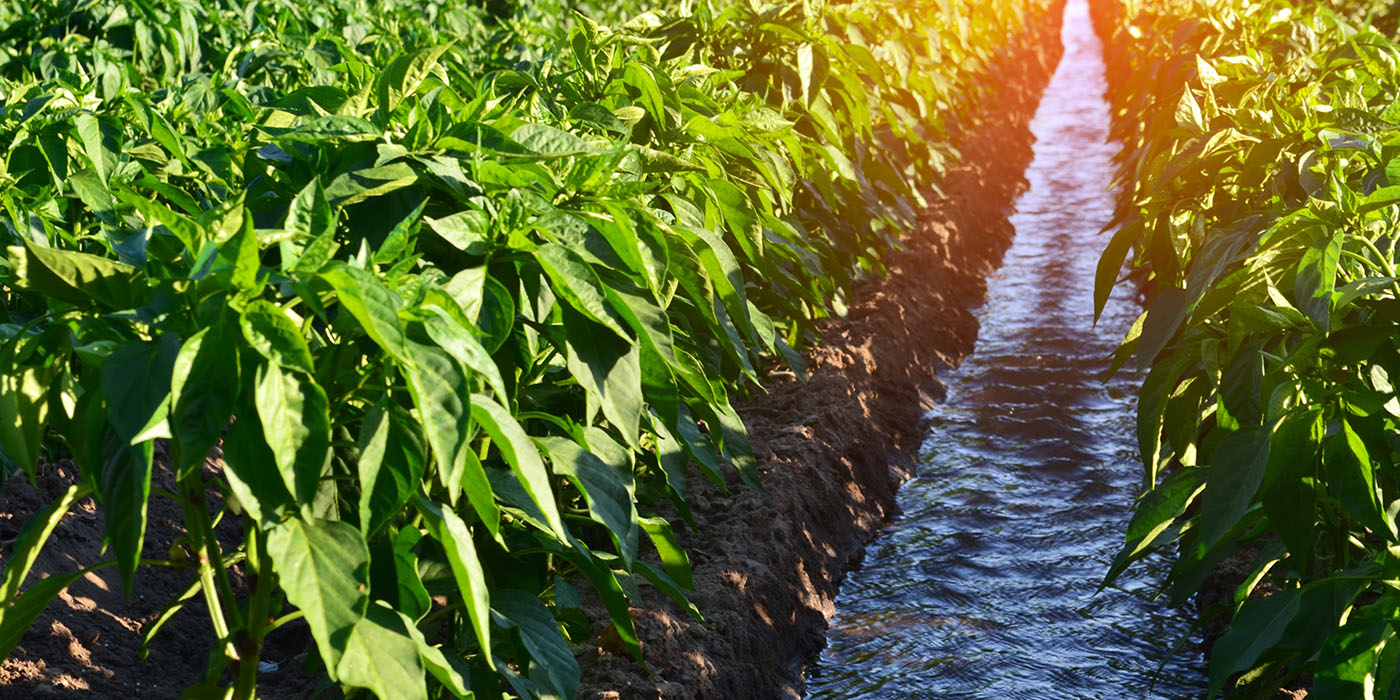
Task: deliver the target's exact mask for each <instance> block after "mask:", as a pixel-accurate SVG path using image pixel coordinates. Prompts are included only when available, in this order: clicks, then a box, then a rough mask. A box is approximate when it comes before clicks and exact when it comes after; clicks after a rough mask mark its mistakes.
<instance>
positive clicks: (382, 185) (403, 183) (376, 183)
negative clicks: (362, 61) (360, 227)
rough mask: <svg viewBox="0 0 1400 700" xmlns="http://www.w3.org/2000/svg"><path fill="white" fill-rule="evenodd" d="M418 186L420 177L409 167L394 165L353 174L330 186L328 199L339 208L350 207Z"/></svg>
mask: <svg viewBox="0 0 1400 700" xmlns="http://www.w3.org/2000/svg"><path fill="white" fill-rule="evenodd" d="M416 182H418V173H417V172H415V171H414V170H413V168H412V167H411V166H409V165H408V164H407V163H390V164H388V165H381V166H379V167H373V168H361V169H359V170H351V171H349V172H347V173H344V174H342V175H340V176H339V177H337V178H335V179H334V180H332V181H331V184H330V185H327V186H326V199H327V200H329V201H330V203H331V204H333V205H335V206H337V207H342V208H344V207H348V206H350V205H352V204H357V203H359V202H363V201H365V200H366V199H370V198H372V197H379V196H381V195H386V194H389V193H390V192H393V191H395V190H401V189H403V188H405V187H408V186H409V185H412V184H414V183H416Z"/></svg>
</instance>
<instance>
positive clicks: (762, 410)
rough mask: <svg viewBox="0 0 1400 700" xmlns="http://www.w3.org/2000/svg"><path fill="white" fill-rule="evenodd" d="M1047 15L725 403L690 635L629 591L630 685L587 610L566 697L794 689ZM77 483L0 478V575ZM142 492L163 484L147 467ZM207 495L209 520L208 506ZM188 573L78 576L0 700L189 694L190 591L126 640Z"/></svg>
mask: <svg viewBox="0 0 1400 700" xmlns="http://www.w3.org/2000/svg"><path fill="white" fill-rule="evenodd" d="M1060 14H1061V13H1060V7H1059V4H1058V3H1057V4H1056V6H1055V7H1053V8H1051V10H1050V12H1049V13H1048V15H1047V16H1046V17H1044V18H1042V20H1041V21H1040V22H1039V23H1038V25H1037V26H1036V27H1035V28H1034V30H1033V31H1031V32H1029V33H1027V34H1025V35H1023V36H1020V37H1015V38H1013V39H1011V40H1010V41H1009V45H1010V46H1011V47H1012V49H1011V50H1009V51H1008V52H1007V53H1005V54H1004V55H1003V56H1001V57H1000V58H999V60H998V61H997V64H996V67H995V70H994V76H995V81H994V82H995V87H996V92H995V96H994V99H989V100H987V101H986V102H985V103H984V111H983V112H982V113H980V114H977V115H974V116H973V117H972V118H969V119H967V120H965V122H964V124H965V125H966V126H965V127H964V128H962V129H961V130H960V133H961V136H960V137H959V138H957V139H956V143H957V144H958V148H959V151H960V152H961V153H962V156H963V157H962V164H961V165H958V166H956V167H955V168H954V169H953V170H952V171H951V172H950V174H949V176H948V177H947V179H946V181H945V182H943V183H941V187H942V189H943V192H944V197H943V199H942V200H941V201H940V202H938V203H937V204H936V205H935V206H934V207H933V208H932V209H931V210H930V211H928V212H927V213H926V215H925V216H924V217H923V219H922V221H921V224H920V227H919V229H918V231H916V232H915V234H914V235H911V236H908V237H907V239H906V241H905V244H906V248H905V249H904V250H902V251H899V252H897V253H895V254H893V255H892V256H891V257H890V258H889V259H888V261H887V265H888V269H889V272H890V276H889V277H888V278H883V279H879V280H872V281H868V282H866V283H863V284H862V285H861V286H859V287H858V289H857V292H856V294H855V295H854V296H853V298H852V299H853V300H852V301H851V302H850V303H848V308H849V313H848V315H847V316H846V317H845V318H843V319H838V320H833V321H831V322H829V323H827V324H826V325H825V326H824V327H823V328H821V329H820V332H821V336H822V344H821V345H820V346H819V347H818V348H817V349H816V350H814V351H812V352H811V353H810V354H809V355H808V358H807V362H808V368H809V372H810V378H809V381H808V382H807V383H806V384H803V383H801V382H799V381H798V379H797V378H796V377H795V376H794V375H793V374H792V373H790V372H787V373H784V372H778V371H775V372H773V373H771V374H770V375H769V379H768V391H767V392H766V393H764V394H763V395H761V396H758V397H756V398H755V399H754V400H752V401H750V402H749V403H748V404H747V406H745V407H743V408H742V409H741V410H740V413H741V414H742V416H743V417H744V419H745V422H746V423H747V424H748V426H749V429H750V439H751V442H752V443H753V446H754V449H755V453H756V455H757V456H758V458H759V461H760V472H761V474H762V477H763V483H764V487H765V488H764V490H763V491H757V490H753V489H750V488H747V487H743V486H740V485H739V484H738V483H737V480H736V482H735V483H732V484H730V485H729V488H728V489H726V490H721V489H719V488H717V487H715V486H713V485H712V484H710V483H709V482H708V481H706V480H704V479H703V478H697V479H695V480H693V481H691V482H690V483H689V484H688V489H689V492H690V495H691V496H690V498H691V508H692V513H693V516H694V519H695V520H696V522H697V524H698V529H697V530H694V531H688V532H687V531H683V532H679V533H678V535H679V536H680V537H681V539H682V541H683V543H684V544H685V545H686V547H687V550H688V551H689V552H690V553H691V557H692V564H693V567H694V578H695V592H694V593H693V595H692V600H693V601H694V602H695V604H696V605H697V606H698V607H699V609H700V610H701V611H702V612H703V613H704V615H705V617H706V620H707V623H708V624H700V623H698V622H696V621H695V620H693V619H691V618H690V617H688V616H687V615H686V614H685V613H684V612H683V611H681V610H680V609H679V608H677V607H675V606H674V605H671V604H670V602H669V601H667V600H666V599H665V598H664V597H663V596H661V595H659V594H655V592H654V591H650V590H648V589H646V587H645V586H643V590H644V591H646V592H647V594H648V595H647V601H648V602H650V603H653V604H654V605H655V606H654V607H645V608H637V609H635V610H634V611H633V617H634V621H635V622H636V625H637V628H638V632H639V634H640V637H641V639H642V642H643V648H644V654H645V656H646V659H647V661H648V664H649V665H650V667H651V669H652V670H653V672H654V673H653V674H652V675H647V674H646V673H645V672H644V671H643V670H642V669H641V668H640V667H639V666H638V665H637V664H636V662H635V661H633V660H632V659H631V657H630V656H627V655H626V654H625V652H623V651H622V650H621V649H619V648H618V647H617V645H616V644H613V643H609V640H610V638H611V637H610V635H609V634H608V631H607V629H606V628H607V625H606V615H604V614H602V613H601V612H600V609H599V608H595V610H594V611H593V612H594V614H593V615H592V617H593V619H594V629H595V632H597V633H598V636H597V640H596V641H597V643H596V644H592V645H589V646H588V648H587V649H585V650H583V653H582V658H581V659H580V662H581V665H582V667H583V669H584V685H583V690H582V691H581V693H580V696H581V697H583V698H586V699H587V700H624V699H625V700H633V699H640V698H667V699H676V700H679V699H689V698H697V699H698V698H726V699H731V698H787V697H801V695H802V694H803V689H804V682H803V675H804V671H805V668H806V665H807V664H808V663H810V662H811V661H812V660H813V659H814V658H815V656H816V654H817V653H818V652H819V651H820V649H821V648H822V646H823V645H824V643H825V637H824V632H825V630H826V627H827V620H828V619H829V618H830V617H831V616H832V614H833V613H834V607H833V601H834V599H835V596H836V592H837V587H838V585H839V583H840V581H841V579H842V577H843V575H844V573H845V572H846V571H847V570H849V569H851V568H852V567H854V566H856V565H858V563H859V562H860V560H861V557H862V555H863V553H864V548H865V545H866V544H867V543H869V542H870V541H871V540H872V539H873V538H874V537H875V536H876V535H877V534H878V533H879V531H880V530H881V528H882V527H883V526H885V525H886V524H887V523H888V522H889V521H890V519H891V518H892V517H893V516H894V515H895V500H894V495H895V491H896V489H897V488H898V486H899V484H900V483H902V482H903V481H904V480H905V479H907V478H908V477H909V476H910V474H911V471H912V469H913V464H914V458H915V454H916V452H917V449H918V447H919V444H920V442H921V441H922V439H923V437H924V415H925V414H926V412H927V410H928V409H929V408H930V407H931V406H932V405H933V404H934V403H935V402H936V401H938V400H940V399H941V398H942V387H941V385H940V384H939V382H938V379H937V373H938V371H940V370H942V369H944V368H947V367H953V366H956V365H957V364H958V363H959V361H960V360H961V359H962V358H963V357H964V356H966V355H967V354H968V353H969V352H971V350H972V347H973V344H974V342H975V340H976V337H977V322H976V319H975V318H974V317H973V315H972V313H971V311H970V309H971V308H972V307H974V306H976V305H977V304H978V303H979V302H980V301H981V300H982V298H983V296H984V294H985V284H984V281H983V280H984V278H985V277H986V276H987V275H988V274H990V273H991V272H993V271H994V270H995V269H996V267H997V265H998V264H999V263H1000V260H1001V256H1002V254H1003V253H1004V252H1005V250H1006V248H1007V247H1008V246H1009V245H1010V242H1011V237H1012V235H1013V230H1012V227H1011V224H1010V222H1009V221H1008V216H1009V215H1010V214H1011V212H1012V207H1013V203H1014V201H1015V198H1016V197H1017V196H1018V195H1019V194H1020V193H1021V192H1022V191H1023V190H1024V188H1025V186H1026V183H1025V180H1024V178H1023V176H1022V173H1023V172H1024V170H1025V168H1026V166H1027V165H1028V164H1029V163H1030V160H1031V141H1032V136H1031V133H1030V130H1029V121H1030V119H1031V117H1032V116H1033V114H1034V112H1035V108H1036V105H1037V104H1038V102H1039V99H1040V94H1041V92H1042V90H1043V88H1044V86H1045V84H1046V83H1047V82H1048V80H1049V78H1050V75H1051V73H1052V72H1053V70H1054V66H1055V65H1056V63H1057V62H1058V59H1059V53H1060V45H1059V19H1060ZM218 468H219V464H218V462H217V461H216V460H211V462H210V463H209V464H207V465H206V469H208V470H209V471H210V472H211V475H212V472H213V471H214V470H217V469H218ZM76 472H77V470H76V468H75V467H74V466H73V464H72V463H70V462H67V461H59V462H56V463H51V464H45V465H44V466H43V467H42V469H41V471H40V473H39V475H38V478H37V479H35V480H34V481H33V482H31V481H30V480H28V479H25V478H22V477H16V478H13V479H11V480H9V481H8V482H7V483H5V484H4V485H3V486H0V561H3V560H4V559H6V558H7V557H8V556H9V555H10V554H11V550H12V547H13V542H14V538H15V536H16V535H17V534H18V533H19V531H20V528H21V527H23V525H24V521H25V519H26V518H27V517H28V515H29V514H31V513H33V512H35V511H36V510H38V509H39V508H41V507H43V506H44V505H45V504H47V503H49V502H51V501H52V500H54V499H55V498H56V497H57V496H58V495H59V494H60V493H62V491H63V490H64V489H66V488H67V486H68V485H69V484H71V483H73V482H74V480H75V479H76V478H77V473H76ZM153 486H154V487H155V488H156V489H165V490H169V491H173V490H175V489H174V479H173V476H172V475H171V474H170V473H169V472H168V470H165V471H162V470H160V469H159V468H158V470H157V473H156V476H155V479H154V483H153ZM209 499H210V501H209V505H210V507H211V511H213V510H215V509H216V506H217V494H213V493H211V494H210V495H209ZM149 520H150V524H149V528H148V532H147V534H146V540H145V547H146V551H148V552H152V553H156V556H163V555H164V553H165V552H166V551H168V550H169V549H170V548H171V547H172V546H175V545H176V543H178V542H179V541H180V538H181V537H182V536H183V535H184V532H183V529H182V526H181V525H180V523H181V514H180V511H179V508H178V506H177V505H176V504H175V503H174V502H172V501H170V500H169V499H165V498H161V497H155V498H153V499H152V501H151V510H150V516H149ZM230 520H231V521H232V520H234V519H230ZM677 522H678V519H677ZM102 533H103V524H102V520H101V514H100V509H98V508H97V507H96V504H95V503H93V502H92V501H91V499H87V500H85V501H84V502H82V503H80V504H79V505H78V506H77V507H75V508H74V509H73V511H72V512H70V513H69V514H68V515H67V516H65V517H64V518H63V519H62V521H61V522H60V524H59V525H58V527H57V528H56V529H55V531H54V534H53V538H52V540H51V541H50V543H49V545H48V546H47V547H45V549H44V551H43V553H42V554H41V556H40V557H39V560H38V562H37V563H36V565H35V567H34V573H33V574H31V578H30V579H29V580H30V581H31V582H32V581H34V580H37V577H42V576H46V575H54V574H58V573H63V572H67V571H73V570H76V569H77V568H79V567H80V566H81V565H82V563H86V562H93V561H98V560H99V559H100V558H101V557H102V555H103V549H104V548H103V538H102ZM219 534H220V537H221V538H227V540H228V542H229V544H232V543H233V542H234V541H236V540H237V539H238V538H239V533H238V532H237V530H236V525H235V524H233V523H232V522H230V523H229V524H226V525H223V526H221V529H220V531H219ZM189 581H190V573H189V572H188V571H180V570H175V569H170V568H155V567H145V568H143V569H141V570H140V571H139V572H138V574H137V582H136V588H135V592H134V593H133V594H132V595H130V596H128V595H126V594H125V593H124V592H123V590H122V587H121V582H120V579H119V577H118V575H117V572H116V571H115V570H114V569H111V568H108V569H105V570H102V571H99V572H94V573H91V574H89V575H87V576H86V577H85V578H83V579H81V580H79V581H78V582H77V583H75V584H74V585H72V586H71V587H70V588H69V589H68V590H67V591H66V592H64V593H63V594H61V595H60V597H59V598H58V599H56V600H55V601H54V603H53V604H52V605H50V606H49V608H48V609H47V610H46V611H45V612H44V613H43V614H42V615H41V616H40V617H39V618H38V620H37V621H36V623H35V624H34V625H33V626H31V628H30V629H29V631H28V632H27V633H25V635H24V637H23V638H22V640H21V641H20V643H19V644H18V646H16V647H15V650H14V651H13V652H12V653H11V655H10V656H9V658H7V659H5V660H4V661H3V663H0V700H6V699H9V698H16V699H18V698H43V697H67V696H77V697H103V698H106V697H123V696H126V697H140V698H175V697H179V695H180V692H181V690H182V689H184V688H187V687H189V686H191V685H194V684H196V683H198V682H200V680H201V675H202V673H203V668H204V666H205V662H206V656H207V653H208V650H209V649H210V648H211V647H212V646H213V644H214V642H215V640H214V638H213V634H212V632H211V631H210V629H209V625H208V624H207V621H206V615H205V610H204V607H203V604H202V602H201V601H200V599H199V598H198V597H196V598H194V599H193V600H191V601H190V603H189V604H188V605H187V606H186V607H185V608H184V609H182V610H181V611H180V612H178V613H177V614H176V617H175V618H174V620H173V622H172V623H171V624H169V625H167V626H166V628H165V629H164V630H162V631H161V633H160V634H158V635H156V636H155V638H154V640H153V642H152V644H151V647H150V659H151V660H150V661H143V660H142V658H141V654H140V647H141V639H142V631H143V630H144V629H145V627H146V626H147V625H148V624H149V623H150V622H152V621H153V620H155V619H156V618H157V617H158V616H159V614H160V612H161V610H162V609H163V607H164V606H165V604H166V603H167V601H169V600H171V599H172V598H173V597H175V596H176V595H177V594H178V593H179V592H180V591H181V590H182V589H183V588H184V587H185V586H186V585H187V584H188V583H189ZM235 583H237V582H235ZM307 646H308V640H307V636H306V634H305V630H304V629H298V628H297V627H296V625H289V626H288V628H286V629H285V631H279V635H278V636H275V637H273V638H270V639H269V640H268V648H267V649H266V650H265V654H264V659H266V660H269V661H273V662H276V663H277V664H278V670H275V671H271V672H269V673H268V674H266V676H264V678H263V681H264V684H263V688H264V691H265V693H264V697H268V698H273V699H280V698H294V697H305V696H307V695H308V691H310V690H311V689H312V687H313V686H314V685H315V680H314V677H313V676H311V675H310V674H308V673H306V672H305V671H304V670H303V669H302V665H303V662H304V660H305V657H306V649H307Z"/></svg>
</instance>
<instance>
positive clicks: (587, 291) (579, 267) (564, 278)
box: [535, 243, 632, 343]
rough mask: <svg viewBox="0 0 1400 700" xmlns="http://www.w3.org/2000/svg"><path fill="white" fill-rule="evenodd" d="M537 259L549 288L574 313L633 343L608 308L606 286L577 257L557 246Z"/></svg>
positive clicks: (546, 247)
mask: <svg viewBox="0 0 1400 700" xmlns="http://www.w3.org/2000/svg"><path fill="white" fill-rule="evenodd" d="M535 259H536V260H538V261H539V263H540V267H542V268H544V271H545V274H547V275H549V282H550V287H551V288H552V289H553V290H554V291H555V292H556V293H557V294H558V295H559V296H560V297H561V298H562V299H564V301H566V302H568V304H569V305H570V306H572V307H573V308H574V310H576V311H578V312H579V313H581V314H583V315H584V316H587V317H588V318H589V319H591V320H592V321H594V322H595V323H599V324H602V325H603V326H604V327H606V328H607V329H608V330H611V331H612V332H613V333H616V334H617V337H619V338H622V339H623V340H626V341H628V342H629V343H630V342H632V338H631V337H630V336H628V335H627V331H626V330H623V328H622V326H621V325H619V324H618V322H617V320H615V319H614V312H613V311H612V309H611V308H609V307H608V303H607V300H606V295H605V294H604V292H603V283H602V282H601V281H599V280H598V275H597V274H596V273H594V272H593V268H591V267H589V265H588V263H586V262H584V261H583V258H581V257H579V255H578V253H575V252H573V251H572V250H569V249H568V248H566V247H564V246H562V245H559V244H558V243H546V244H544V245H542V246H540V247H539V248H537V249H535Z"/></svg>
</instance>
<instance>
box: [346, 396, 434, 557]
mask: <svg viewBox="0 0 1400 700" xmlns="http://www.w3.org/2000/svg"><path fill="white" fill-rule="evenodd" d="M414 423H415V421H414V420H413V419H412V417H410V416H409V415H407V412H405V411H404V410H403V409H402V408H400V407H398V406H396V405H393V404H390V403H389V402H387V401H381V402H380V404H379V405H377V406H375V407H374V408H373V409H371V410H370V412H369V414H368V415H366V416H365V419H364V421H363V423H361V428H360V439H359V448H360V458H359V460H358V467H357V469H358V473H359V477H360V503H359V515H360V529H361V531H363V532H364V533H365V536H366V537H369V536H370V535H371V534H372V533H374V532H376V531H378V530H379V528H381V527H383V526H384V524H385V523H387V522H388V521H389V520H390V519H391V518H393V517H394V516H396V515H398V514H399V511H400V510H402V509H403V506H404V504H406V503H408V500H409V499H410V498H412V497H413V494H414V493H416V492H417V491H418V488H419V485H420V483H421V482H422V480H423V475H424V474H426V473H427V469H428V465H427V445H426V444H424V441H423V438H422V436H421V435H420V434H419V432H418V430H417V429H416V428H417V426H416V425H415V424H414Z"/></svg>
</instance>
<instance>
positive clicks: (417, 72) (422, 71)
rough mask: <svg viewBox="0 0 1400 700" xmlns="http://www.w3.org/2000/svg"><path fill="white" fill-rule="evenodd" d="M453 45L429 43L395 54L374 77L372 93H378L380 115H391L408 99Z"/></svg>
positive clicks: (384, 116)
mask: <svg viewBox="0 0 1400 700" xmlns="http://www.w3.org/2000/svg"><path fill="white" fill-rule="evenodd" d="M450 48H452V44H450V43H449V44H441V45H438V46H430V47H428V48H426V49H421V50H419V51H414V52H412V53H406V54H400V55H399V56H397V57H395V58H394V60H393V61H391V62H390V63H389V65H388V67H386V68H385V69H384V71H383V72H382V73H380V74H379V77H378V78H377V79H376V80H375V84H374V89H375V93H376V94H377V95H378V96H379V106H380V109H381V110H382V116H383V118H387V117H388V115H390V114H393V113H394V110H396V109H398V107H399V104H400V103H402V102H403V101H404V100H406V99H408V98H409V97H410V96H412V95H413V94H414V93H416V92H417V91H418V89H419V88H420V87H422V85H423V81H424V80H425V79H426V78H427V77H428V76H429V75H431V74H432V72H433V69H434V68H435V67H436V66H437V64H438V59H440V58H441V57H442V55H443V53H445V52H446V51H447V50H448V49H450Z"/></svg>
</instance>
